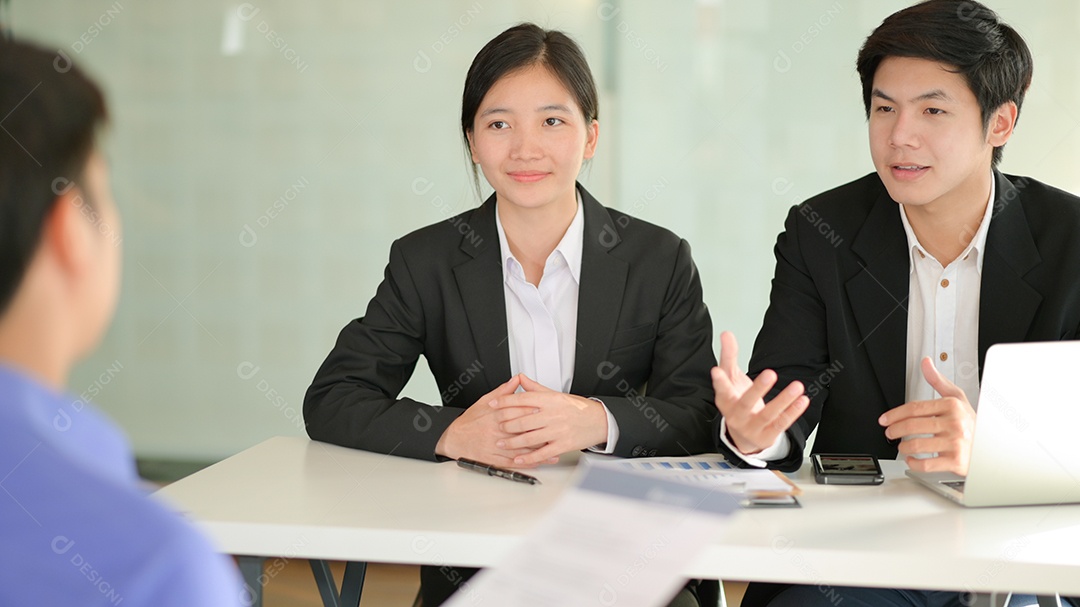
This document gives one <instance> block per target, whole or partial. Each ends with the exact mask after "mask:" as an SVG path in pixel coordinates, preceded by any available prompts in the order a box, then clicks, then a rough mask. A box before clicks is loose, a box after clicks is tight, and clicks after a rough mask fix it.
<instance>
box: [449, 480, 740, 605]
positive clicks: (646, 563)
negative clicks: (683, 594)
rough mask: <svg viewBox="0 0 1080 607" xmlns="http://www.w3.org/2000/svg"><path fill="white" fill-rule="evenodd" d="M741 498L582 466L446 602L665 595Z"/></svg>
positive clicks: (604, 600)
mask: <svg viewBox="0 0 1080 607" xmlns="http://www.w3.org/2000/svg"><path fill="white" fill-rule="evenodd" d="M738 500H739V497H738V496H735V495H732V494H730V493H729V492H727V491H725V490H721V489H718V488H715V487H706V486H700V485H693V484H686V483H680V482H675V481H671V480H668V479H665V478H661V477H658V476H655V475H642V474H640V473H636V472H631V471H627V470H620V469H618V468H612V467H606V466H589V467H585V468H583V473H582V475H581V476H580V477H579V480H578V483H576V484H575V486H574V487H572V488H570V489H568V490H567V492H566V494H565V495H563V497H562V498H561V499H560V500H559V502H558V503H557V504H556V505H555V507H554V509H553V510H552V511H551V513H549V514H548V516H546V517H545V518H544V519H543V520H542V521H541V522H540V523H539V524H538V525H537V527H536V528H535V529H534V530H533V531H532V533H530V534H529V536H528V537H527V538H526V539H525V540H523V542H522V544H521V545H519V546H518V547H517V548H516V549H514V550H513V551H512V553H511V554H509V555H507V557H506V560H505V562H504V564H503V565H501V566H499V567H496V568H493V569H487V570H484V571H481V572H480V573H479V574H477V575H476V576H475V577H474V578H473V579H472V580H470V581H469V582H467V583H466V584H463V586H462V588H461V589H459V590H458V592H457V593H456V594H455V595H454V596H453V597H452V598H451V600H450V601H449V602H447V603H446V605H447V606H448V607H466V606H475V605H492V606H495V605H498V606H509V607H539V606H559V607H594V606H604V607H607V606H611V605H618V607H656V606H661V605H666V604H667V603H668V602H669V601H670V600H671V598H672V597H673V596H675V593H676V592H677V591H678V590H679V589H681V588H682V586H683V585H684V584H685V583H686V578H684V577H683V576H682V575H681V574H680V572H681V571H683V570H684V569H685V567H686V566H687V565H688V564H689V562H690V561H691V560H692V559H694V558H695V557H696V556H697V555H698V554H699V553H700V552H701V551H702V550H703V549H704V548H705V547H706V546H708V545H709V543H710V542H711V541H712V539H713V538H715V537H717V536H718V535H719V534H720V533H721V532H722V530H723V526H724V521H725V519H726V516H727V515H728V514H730V513H731V512H732V511H734V510H735V509H736V508H738Z"/></svg>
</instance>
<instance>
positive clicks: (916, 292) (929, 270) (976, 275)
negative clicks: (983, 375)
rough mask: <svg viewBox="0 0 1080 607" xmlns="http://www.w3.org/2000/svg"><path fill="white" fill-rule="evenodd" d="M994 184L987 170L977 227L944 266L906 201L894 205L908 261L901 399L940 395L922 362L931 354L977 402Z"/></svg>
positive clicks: (929, 397)
mask: <svg viewBox="0 0 1080 607" xmlns="http://www.w3.org/2000/svg"><path fill="white" fill-rule="evenodd" d="M996 190H997V184H996V183H994V176H993V175H992V174H991V176H990V198H989V199H988V200H987V204H986V211H985V212H984V213H983V218H982V221H981V222H980V223H979V228H978V229H977V230H976V231H975V234H974V235H973V236H972V238H971V242H970V243H968V246H967V248H965V249H964V252H963V253H961V254H960V255H959V256H958V257H957V258H956V259H954V260H953V261H952V262H951V263H950V264H949V265H948V266H945V267H942V265H941V263H940V262H939V261H938V260H937V259H934V257H933V256H932V255H930V253H928V252H927V251H926V249H925V248H923V246H922V244H920V243H919V239H918V238H917V237H916V236H915V231H914V230H912V228H911V223H910V222H908V218H907V212H906V210H905V209H904V205H898V206H899V207H900V219H901V221H903V223H904V232H905V233H906V234H907V242H908V255H909V256H910V261H911V265H910V268H911V274H910V275H911V279H910V283H909V295H908V324H907V367H906V377H907V383H906V389H905V391H904V402H912V401H917V400H932V399H935V398H938V397H939V395H938V394H937V393H936V392H935V391H934V389H933V388H932V387H930V384H929V383H927V381H926V378H925V377H923V374H922V369H921V367H920V362H921V361H922V359H923V357H925V356H929V357H931V358H932V359H933V360H934V365H935V366H937V368H938V371H940V372H941V374H942V375H944V376H945V378H946V379H948V380H949V381H951V382H952V383H954V384H956V385H957V386H959V388H960V389H961V390H963V391H964V394H965V395H967V397H968V402H970V403H971V406H972V407H973V408H976V409H977V408H978V406H979V301H980V292H981V290H982V267H983V260H984V259H985V258H986V234H987V232H988V231H989V229H990V219H991V217H992V216H993V211H994V204H993V201H994V195H995V194H996Z"/></svg>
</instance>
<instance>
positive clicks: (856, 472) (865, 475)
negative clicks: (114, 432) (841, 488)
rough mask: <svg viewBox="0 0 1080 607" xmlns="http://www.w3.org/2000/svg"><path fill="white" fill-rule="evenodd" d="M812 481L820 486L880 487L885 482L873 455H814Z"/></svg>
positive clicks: (812, 457)
mask: <svg viewBox="0 0 1080 607" xmlns="http://www.w3.org/2000/svg"><path fill="white" fill-rule="evenodd" d="M810 461H811V462H813V464H814V480H815V481H817V482H818V484H820V485H880V484H881V483H882V482H884V481H885V475H884V474H882V473H881V464H879V463H878V461H877V458H876V457H874V456H873V455H863V454H840V453H815V454H813V455H811V456H810Z"/></svg>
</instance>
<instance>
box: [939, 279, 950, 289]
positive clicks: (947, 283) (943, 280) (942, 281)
mask: <svg viewBox="0 0 1080 607" xmlns="http://www.w3.org/2000/svg"><path fill="white" fill-rule="evenodd" d="M941 286H943V287H947V286H949V279H948V278H943V279H942V280H941Z"/></svg>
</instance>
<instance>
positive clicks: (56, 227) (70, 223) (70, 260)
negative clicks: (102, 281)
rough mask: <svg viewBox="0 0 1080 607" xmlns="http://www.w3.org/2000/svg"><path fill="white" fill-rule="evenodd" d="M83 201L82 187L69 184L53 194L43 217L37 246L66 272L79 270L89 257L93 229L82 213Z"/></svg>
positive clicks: (74, 272)
mask: <svg viewBox="0 0 1080 607" xmlns="http://www.w3.org/2000/svg"><path fill="white" fill-rule="evenodd" d="M87 204H88V203H87V201H86V197H85V196H83V194H82V190H81V189H80V188H79V187H78V186H72V187H70V188H68V189H67V190H66V191H65V192H64V193H62V194H60V195H59V196H57V197H56V200H54V201H53V206H52V208H51V209H50V210H49V214H48V216H47V217H46V218H45V228H44V231H43V234H42V238H41V246H42V248H44V249H45V252H46V253H47V254H48V255H49V257H50V258H52V259H53V260H54V262H55V263H56V265H57V267H58V268H59V269H60V270H61V271H62V272H63V273H64V274H67V275H72V274H76V273H78V272H80V271H81V270H82V269H83V268H85V267H86V265H87V263H88V260H90V259H91V258H92V250H93V242H92V241H93V238H92V237H93V230H92V229H88V228H89V227H90V222H89V221H88V220H87V218H86V217H84V216H83V215H84V213H86V212H87V211H89V207H87Z"/></svg>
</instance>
